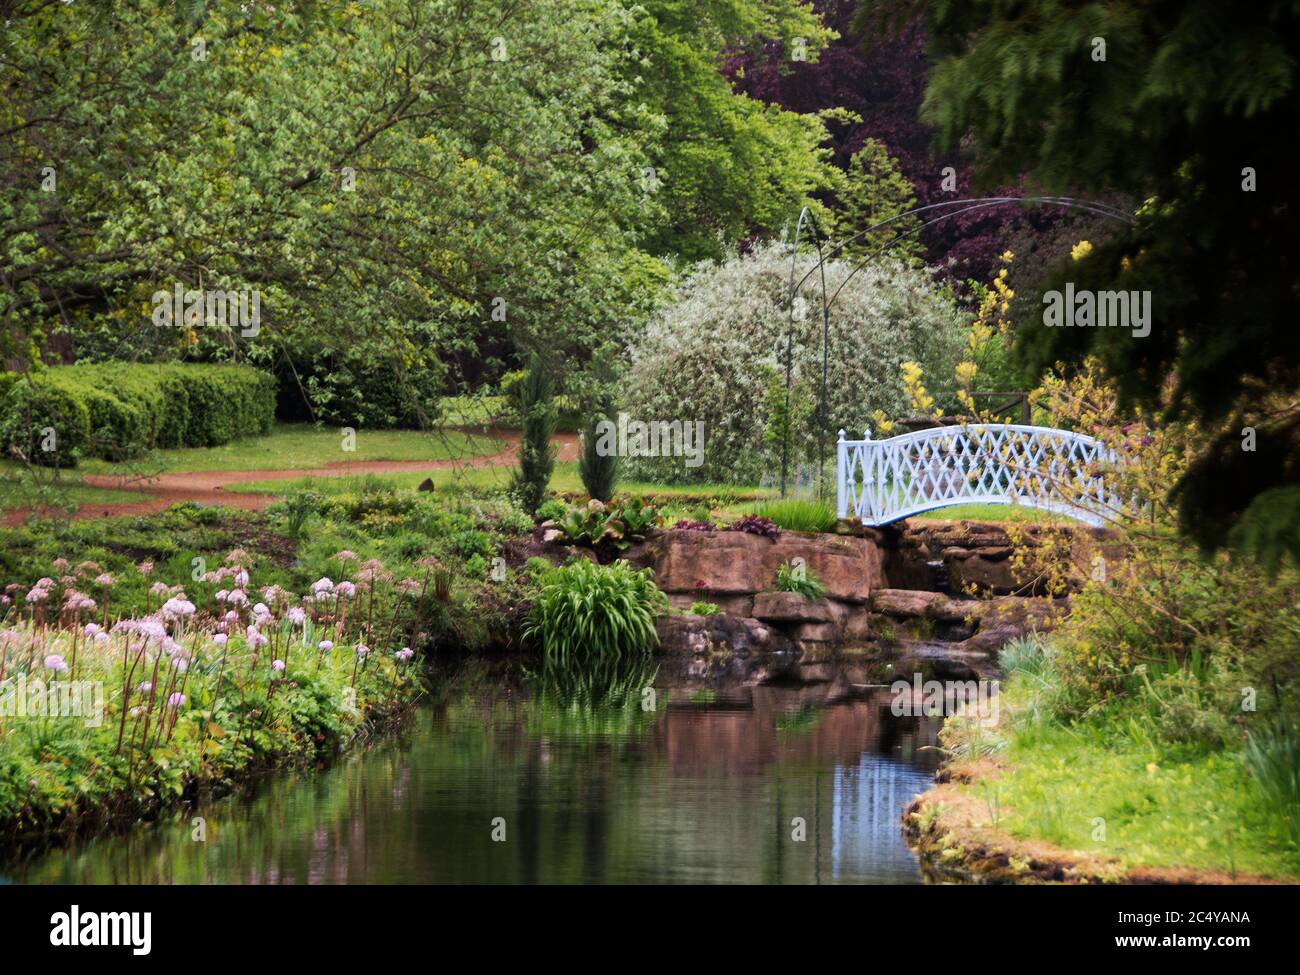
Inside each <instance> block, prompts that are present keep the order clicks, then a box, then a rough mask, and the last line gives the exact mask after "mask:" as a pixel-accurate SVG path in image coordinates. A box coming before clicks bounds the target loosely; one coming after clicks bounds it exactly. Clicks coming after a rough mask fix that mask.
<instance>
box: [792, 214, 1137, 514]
mask: <svg viewBox="0 0 1300 975" xmlns="http://www.w3.org/2000/svg"><path fill="white" fill-rule="evenodd" d="M1009 203H1029V204H1034V205H1047V206H1061V207H1067V208H1070V209H1078V210H1084V211H1086V212H1088V213H1094V214H1096V215H1098V216H1102V217H1108V218H1110V219H1112V220H1117V221H1119V222H1122V223H1132V222H1133V217H1132V215H1131V214H1128V213H1125V212H1124V211H1122V210H1120V209H1119V208H1118V207H1114V206H1111V205H1110V204H1108V203H1101V202H1099V201H1095V200H1079V199H1077V198H1075V197H1068V196H992V197H970V198H966V199H961V200H943V201H941V202H938V203H929V204H926V205H925V206H919V207H913V208H912V209H910V210H904V211H903V212H902V213H896V214H894V215H893V216H892V217H888V218H886V219H885V220H881V221H878V222H877V223H874V224H872V225H871V226H869V227H866V228H864V229H862V230H860V231H858V232H857V233H855V234H853V235H852V236H850V237H847V238H845V239H844V240H842V241H841V242H840V243H838V244H836V245H835V246H834V247H833V248H831V249H830V250H829V251H826V250H825V249H824V247H823V243H824V242H825V237H824V236H823V234H822V232H821V228H820V226H818V224H817V218H816V217H815V216H814V215H813V212H812V210H811V209H810V208H809V207H807V206H805V207H803V208H802V209H801V210H800V211H799V217H798V219H797V220H796V222H795V229H794V236H793V242H792V248H791V254H790V289H789V294H788V296H787V302H788V304H789V306H790V328H789V331H788V333H787V335H786V353H785V412H786V416H787V418H788V417H789V415H790V389H791V384H792V381H793V370H794V323H795V303H794V302H795V298H796V297H797V295H798V291H799V289H800V288H802V287H803V286H804V284H806V283H807V281H808V279H809V278H811V277H812V276H813V274H814V273H818V274H819V275H820V278H821V298H822V381H821V394H820V397H819V399H820V402H819V405H818V433H819V435H818V437H817V470H818V478H819V480H820V479H822V475H823V474H824V471H825V442H824V441H825V436H824V435H825V433H826V419H827V417H826V389H827V386H828V384H829V371H830V310H831V305H833V304H834V303H835V300H836V299H837V298H838V297H839V296H840V292H841V291H843V290H844V286H845V285H847V284H848V283H849V281H850V280H851V279H852V278H853V276H854V275H856V274H857V273H858V272H859V271H860V270H862V269H863V268H864V267H866V266H867V264H868V263H870V262H871V261H873V260H875V259H876V258H877V257H879V256H880V255H881V254H883V253H884V252H885V251H886V250H887V249H888V248H890V247H892V246H893V245H894V244H896V243H898V242H899V241H900V240H903V239H904V238H906V237H910V236H912V235H914V234H919V233H920V232H921V231H922V230H925V229H926V228H927V227H932V226H934V225H935V224H937V223H941V222H943V221H944V220H947V219H949V218H951V217H958V216H961V215H962V214H964V213H971V212H973V211H975V210H982V209H988V208H990V207H995V206H1004V205H1006V204H1009ZM953 206H960V207H962V208H961V209H959V210H953V211H951V212H949V213H943V214H940V215H939V216H937V217H935V218H933V219H930V220H926V221H923V222H922V223H921V224H919V225H918V226H916V227H914V228H912V229H911V230H906V231H903V232H901V233H899V234H896V235H895V236H894V237H892V238H890V240H889V241H887V242H886V243H885V244H884V245H883V246H882V247H880V248H879V249H877V250H875V251H872V252H871V253H870V254H867V255H866V256H865V257H863V258H862V259H861V260H860V261H858V262H857V264H855V265H854V267H853V268H852V269H851V270H850V271H849V273H848V275H847V276H846V277H845V278H844V280H843V281H841V282H840V284H839V286H838V287H837V288H836V289H835V293H834V294H833V295H830V296H829V297H828V296H827V293H826V262H827V261H828V260H830V259H831V258H833V257H835V256H836V255H838V254H840V253H841V252H842V251H843V250H844V248H846V247H848V246H849V245H851V244H853V243H855V242H856V241H859V240H861V239H863V238H864V237H866V236H867V234H870V233H871V232H872V231H875V230H879V229H880V228H881V227H885V226H888V225H889V224H891V223H893V222H894V221H896V220H901V219H903V218H904V217H908V216H916V215H917V214H920V213H926V212H929V211H930V210H936V209H939V208H942V207H953ZM805 223H807V224H808V225H809V228H810V229H811V231H812V233H813V235H814V236H813V240H814V242H815V243H816V245H817V263H816V265H814V266H813V267H812V268H811V269H810V270H809V271H808V272H807V273H806V274H805V275H804V276H803V277H802V278H800V279H799V281H798V283H797V284H796V283H795V280H794V276H795V265H796V262H797V261H798V259H799V239H800V234H801V231H802V229H803V227H804V224H805ZM788 426H789V424H788V422H787V430H786V431H785V433H784V435H783V436H782V438H781V497H785V491H786V480H787V476H788V470H789V463H788V459H789V438H790V435H789V429H788Z"/></svg>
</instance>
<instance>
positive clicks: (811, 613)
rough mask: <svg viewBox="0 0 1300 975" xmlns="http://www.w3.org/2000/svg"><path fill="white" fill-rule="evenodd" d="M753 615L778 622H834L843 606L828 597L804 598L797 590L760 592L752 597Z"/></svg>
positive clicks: (842, 613) (840, 616) (839, 616)
mask: <svg viewBox="0 0 1300 975" xmlns="http://www.w3.org/2000/svg"><path fill="white" fill-rule="evenodd" d="M753 615H754V617H755V618H756V619H760V620H772V621H775V622H780V623H836V622H839V620H840V619H841V618H842V617H843V616H844V608H843V607H842V606H838V605H836V604H835V603H832V602H831V601H830V600H829V599H805V598H804V597H803V596H801V595H799V594H798V593H797V592H760V593H759V594H758V595H757V596H755V597H754V612H753Z"/></svg>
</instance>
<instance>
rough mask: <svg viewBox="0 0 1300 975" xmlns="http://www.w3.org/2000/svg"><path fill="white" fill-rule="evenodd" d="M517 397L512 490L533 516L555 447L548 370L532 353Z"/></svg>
mask: <svg viewBox="0 0 1300 975" xmlns="http://www.w3.org/2000/svg"><path fill="white" fill-rule="evenodd" d="M517 396H518V403H517V404H516V405H517V406H518V409H519V418H520V422H521V424H522V427H523V436H522V439H521V441H520V444H519V466H518V468H516V470H515V472H514V478H513V488H514V492H515V494H516V495H517V496H518V497H519V503H520V505H522V507H523V509H524V510H525V511H527V512H528V513H529V514H533V513H535V512H536V511H537V509H538V507H539V506H540V505H541V503H542V499H543V498H544V497H545V495H546V486H547V485H548V484H549V483H550V481H551V471H552V470H554V468H555V448H554V447H553V446H552V445H551V437H552V435H553V434H554V433H555V382H554V380H553V379H552V378H551V370H550V369H549V367H547V366H546V364H545V363H543V362H542V359H541V357H540V356H539V355H537V354H536V353H533V354H532V355H531V356H530V357H529V359H528V368H527V370H526V371H525V373H524V378H523V381H522V382H520V383H519V391H518V394H517Z"/></svg>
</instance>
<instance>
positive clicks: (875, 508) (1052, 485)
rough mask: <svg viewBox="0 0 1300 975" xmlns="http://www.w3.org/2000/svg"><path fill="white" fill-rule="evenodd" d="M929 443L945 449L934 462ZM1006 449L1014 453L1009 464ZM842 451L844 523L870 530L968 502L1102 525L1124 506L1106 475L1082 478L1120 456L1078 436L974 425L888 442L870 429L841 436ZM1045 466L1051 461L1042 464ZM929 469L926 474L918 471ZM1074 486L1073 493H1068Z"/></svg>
mask: <svg viewBox="0 0 1300 975" xmlns="http://www.w3.org/2000/svg"><path fill="white" fill-rule="evenodd" d="M945 441H947V443H945ZM983 441H988V442H987V443H985V442H983ZM930 442H935V443H938V444H939V445H940V448H941V449H939V450H936V451H935V452H934V453H933V454H932V455H931V456H929V457H925V456H923V455H919V454H915V451H916V448H917V447H918V445H924V444H927V443H930ZM954 447H957V448H958V449H953V448H954ZM1004 450H1006V451H1011V452H1012V453H1013V454H1014V456H1013V457H1012V458H1011V459H1010V462H1008V459H1007V458H1006V457H1005V456H1003V453H1004ZM837 451H838V453H837V462H836V483H837V487H836V495H837V498H836V501H837V511H838V514H839V517H841V518H847V517H849V511H850V509H852V512H853V514H854V515H855V516H857V517H859V518H861V519H862V523H863V524H864V525H877V526H878V525H885V524H889V523H890V522H893V521H898V520H900V519H902V518H906V517H909V516H910V515H913V514H919V513H921V512H923V511H930V510H934V509H936V508H944V507H949V506H953V505H962V504H1023V505H1025V506H1026V507H1033V508H1041V509H1044V510H1048V511H1056V512H1061V513H1066V514H1069V515H1071V516H1072V517H1075V518H1077V519H1079V520H1081V521H1084V522H1086V523H1089V524H1094V525H1100V524H1104V523H1105V522H1106V521H1107V520H1108V517H1107V516H1108V514H1111V513H1114V512H1115V511H1116V510H1118V509H1119V508H1120V507H1122V506H1123V505H1122V502H1121V500H1120V499H1118V498H1117V497H1115V496H1114V493H1113V492H1112V491H1110V490H1108V489H1107V487H1106V485H1105V482H1104V480H1103V479H1102V477H1101V476H1100V475H1097V474H1089V475H1087V476H1085V477H1079V476H1078V474H1077V468H1078V467H1080V466H1090V465H1092V464H1094V463H1098V462H1100V463H1108V464H1114V463H1117V462H1118V460H1119V456H1118V454H1117V453H1116V451H1115V450H1114V449H1113V448H1110V447H1107V446H1106V445H1105V444H1103V443H1102V442H1101V441H1099V440H1097V439H1096V438H1095V437H1090V436H1088V435H1087V434H1083V433H1076V432H1075V431H1072V430H1061V429H1057V428H1055V427H1041V426H1034V425H1030V424H1022V423H982V422H972V423H965V424H960V425H954V426H944V427H931V428H928V429H924V430H915V431H912V432H910V433H904V434H900V435H898V436H896V437H890V438H888V439H886V440H874V439H872V437H871V429H870V428H868V429H867V430H866V431H865V433H864V437H863V439H862V440H847V439H846V438H845V433H844V431H843V430H840V436H839V442H838V443H837ZM1044 455H1047V456H1044ZM1021 461H1024V462H1027V463H1021ZM1042 461H1046V462H1047V463H1046V464H1043V465H1041V466H1040V462H1042ZM922 463H923V464H924V468H923V469H922V468H919V467H918V465H919V464H922ZM936 463H937V465H938V467H937V469H936ZM859 474H861V476H862V483H861V486H860V487H859V484H858V475H859ZM907 475H911V476H912V478H914V479H917V480H918V481H919V483H920V487H919V488H917V487H914V486H913V485H912V484H911V483H909V482H907V481H906V480H905V478H906V476H907ZM1062 475H1073V476H1067V477H1063V476H1062ZM927 481H928V485H927V484H926V482H927ZM886 484H888V485H890V487H889V490H888V491H886V489H885V487H886ZM972 484H973V485H974V487H972ZM1067 485H1068V486H1069V488H1070V490H1069V491H1068V492H1067V491H1065V490H1063V488H1064V487H1065V486H1067ZM927 486H928V490H926V488H927ZM1026 487H1028V490H1027V489H1026Z"/></svg>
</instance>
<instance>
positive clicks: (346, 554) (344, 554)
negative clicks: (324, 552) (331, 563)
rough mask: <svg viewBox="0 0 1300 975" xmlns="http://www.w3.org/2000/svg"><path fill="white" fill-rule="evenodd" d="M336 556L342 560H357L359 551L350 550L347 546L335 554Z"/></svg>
mask: <svg viewBox="0 0 1300 975" xmlns="http://www.w3.org/2000/svg"><path fill="white" fill-rule="evenodd" d="M334 558H336V559H338V560H339V561H340V562H355V561H356V560H357V553H356V552H350V551H348V550H347V549H346V548H345V549H344V550H343V551H341V552H339V553H338V554H337V555H335V556H334Z"/></svg>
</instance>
